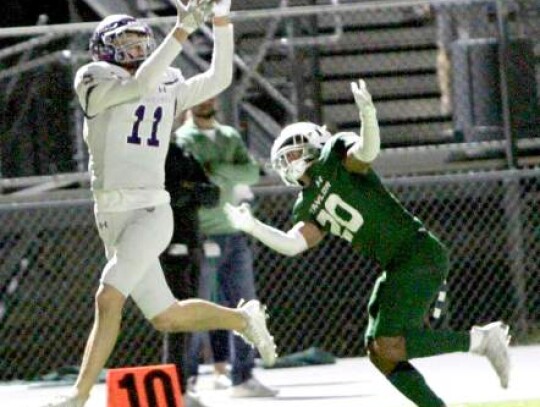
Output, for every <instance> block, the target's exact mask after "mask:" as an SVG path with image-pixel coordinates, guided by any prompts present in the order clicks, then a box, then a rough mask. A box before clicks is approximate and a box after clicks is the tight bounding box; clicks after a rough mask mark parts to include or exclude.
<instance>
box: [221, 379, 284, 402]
mask: <svg viewBox="0 0 540 407" xmlns="http://www.w3.org/2000/svg"><path fill="white" fill-rule="evenodd" d="M230 394H231V397H234V398H245V397H274V396H276V395H277V394H278V390H276V389H272V388H271V387H268V386H266V385H264V384H262V383H261V382H260V381H258V380H257V379H256V378H255V377H252V378H251V379H249V380H246V381H245V382H244V383H240V384H238V385H236V386H232V387H231V393H230Z"/></svg>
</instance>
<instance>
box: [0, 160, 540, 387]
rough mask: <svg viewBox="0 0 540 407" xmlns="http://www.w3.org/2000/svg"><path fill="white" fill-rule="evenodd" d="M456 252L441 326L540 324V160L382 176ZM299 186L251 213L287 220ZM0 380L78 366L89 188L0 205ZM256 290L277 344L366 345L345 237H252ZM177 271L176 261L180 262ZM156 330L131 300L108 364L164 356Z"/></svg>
mask: <svg viewBox="0 0 540 407" xmlns="http://www.w3.org/2000/svg"><path fill="white" fill-rule="evenodd" d="M386 184H387V185H388V186H389V188H390V189H391V190H392V191H393V192H394V193H395V194H396V195H397V196H398V197H399V198H400V199H401V200H402V201H403V202H404V204H405V205H406V207H407V208H408V209H410V210H411V211H413V212H414V213H416V214H417V216H418V217H419V218H421V219H422V220H423V221H424V222H425V223H426V224H427V226H428V227H429V228H431V229H432V230H433V231H434V232H435V233H436V234H437V235H439V236H440V237H441V239H442V240H443V241H444V242H445V243H446V244H447V245H448V247H449V248H450V251H451V255H452V271H451V274H450V277H449V301H448V302H447V305H448V309H447V313H446V316H445V317H444V319H443V320H442V326H443V327H450V328H454V329H459V330H465V329H469V328H470V326H471V325H472V324H473V323H483V322H488V321H491V320H495V319H504V320H505V321H507V322H509V323H510V325H511V326H512V334H513V336H514V338H515V340H516V341H517V342H519V341H523V340H524V339H525V338H526V337H527V334H528V333H530V332H531V331H533V330H534V329H538V327H539V325H540V265H539V262H538V259H539V258H540V211H539V210H538V208H540V168H536V169H529V170H521V171H519V170H515V171H502V172H486V173H476V174H463V175H441V176H424V177H412V178H411V177H404V178H392V179H387V180H386ZM294 199H295V191H294V190H291V189H286V188H284V187H283V188H282V187H266V188H258V189H257V191H256V202H255V205H254V209H255V212H256V214H257V215H258V216H259V217H260V218H261V219H262V220H263V221H266V222H268V223H271V224H273V225H275V226H277V227H281V228H287V227H289V226H290V211H291V209H292V205H293V202H294ZM0 225H2V226H1V228H0V380H7V379H15V378H31V377H36V376H37V375H40V374H44V373H47V372H49V371H50V370H52V369H56V368H59V367H62V366H66V365H78V364H79V362H80V357H81V355H82V351H83V346H84V343H85V341H86V336H87V334H88V332H89V329H90V326H91V322H92V317H93V295H94V290H95V288H96V286H97V282H98V277H99V274H100V270H101V268H102V267H103V265H104V258H105V257H104V252H103V248H102V245H101V242H100V240H99V238H98V235H97V233H96V228H95V226H94V221H93V214H92V205H91V201H90V200H89V199H88V198H81V199H79V200H73V199H70V200H67V201H57V202H53V201H49V199H48V198H47V196H44V197H43V199H42V200H41V201H40V202H32V203H19V204H2V205H0ZM253 244H254V251H255V256H254V257H255V271H256V281H257V285H258V291H259V296H260V298H261V299H262V300H263V302H265V303H267V304H268V306H269V313H270V316H271V319H270V320H269V325H270V328H271V330H272V331H273V333H274V335H275V337H276V340H277V343H278V346H279V350H280V352H281V354H288V353H290V352H295V351H300V350H303V349H306V348H307V347H310V346H319V347H321V348H323V349H325V350H327V351H329V352H332V353H334V354H336V355H337V356H358V355H362V354H363V352H364V351H363V345H362V343H363V342H362V333H363V330H364V329H365V327H366V323H367V317H366V303H367V300H368V295H369V292H370V289H371V286H372V284H373V282H374V280H375V278H376V276H377V274H378V272H379V271H380V270H379V269H378V267H377V266H376V265H375V264H372V263H370V262H367V261H366V260H365V259H363V258H361V257H359V256H358V255H356V254H354V253H353V252H351V250H350V249H349V248H348V247H347V246H346V245H344V244H343V243H342V242H341V241H338V240H335V239H333V238H330V239H328V240H327V241H326V243H324V244H322V245H321V246H320V247H318V248H316V249H314V250H312V251H311V252H309V253H307V254H305V255H302V256H300V257H297V258H286V257H283V256H280V255H278V254H276V253H273V252H271V251H270V250H268V249H266V248H264V247H263V246H261V245H260V244H257V243H255V242H253ZM179 272H181V271H179ZM160 355H161V335H160V334H159V333H157V332H155V331H154V330H153V329H152V327H151V326H150V325H149V323H148V322H146V321H145V320H144V319H143V317H142V315H141V314H140V312H139V311H138V310H137V309H136V307H135V306H134V305H133V304H132V303H128V306H127V308H126V311H125V316H124V321H123V330H122V334H121V337H120V339H119V342H118V344H117V347H116V350H115V352H114V355H113V358H112V359H111V361H110V363H109V366H110V367H114V366H120V365H134V364H150V363H156V362H159V361H160Z"/></svg>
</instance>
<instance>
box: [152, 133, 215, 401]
mask: <svg viewBox="0 0 540 407" xmlns="http://www.w3.org/2000/svg"><path fill="white" fill-rule="evenodd" d="M165 189H166V190H167V191H168V192H169V194H170V195H171V206H172V209H173V219H174V230H173V237H172V239H171V243H170V244H169V247H168V248H167V250H165V251H164V252H163V254H162V255H161V256H160V262H161V267H162V268H163V271H164V273H165V278H166V280H167V284H168V285H169V287H170V289H171V291H172V293H173V294H174V296H175V297H176V298H178V299H181V300H182V299H188V298H195V297H197V289H198V284H199V274H200V269H201V262H202V256H203V254H202V239H201V234H200V231H199V220H198V216H197V212H198V210H199V208H201V207H212V206H215V205H217V203H218V201H219V187H218V186H216V185H215V184H213V183H212V182H210V180H209V179H208V177H207V176H206V174H205V172H204V169H203V168H202V166H201V165H200V164H199V163H198V161H197V160H195V159H194V158H193V156H192V155H191V154H189V153H187V152H185V151H183V150H182V148H181V147H180V146H178V145H176V144H175V143H171V145H170V147H169V152H168V154H167V160H166V162H165ZM191 336H192V335H191V333H167V334H165V335H164V337H163V362H164V363H173V364H175V365H176V369H177V372H178V377H179V379H180V388H181V389H182V393H183V394H184V400H185V402H186V404H187V405H193V406H197V405H199V406H201V405H202V403H201V401H200V400H198V398H197V396H196V395H195V394H191V393H188V392H187V378H188V375H187V374H186V368H185V367H186V362H187V351H188V346H189V343H190V342H191Z"/></svg>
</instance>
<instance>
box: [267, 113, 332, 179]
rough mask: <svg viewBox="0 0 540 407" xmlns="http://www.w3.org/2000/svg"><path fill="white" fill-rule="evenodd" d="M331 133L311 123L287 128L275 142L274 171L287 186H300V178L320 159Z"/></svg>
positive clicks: (296, 124) (273, 151)
mask: <svg viewBox="0 0 540 407" xmlns="http://www.w3.org/2000/svg"><path fill="white" fill-rule="evenodd" d="M329 137H330V133H328V131H326V129H325V128H324V127H320V126H317V125H315V124H313V123H309V122H299V123H295V124H292V125H290V126H287V127H286V128H285V129H283V131H282V132H281V134H280V136H279V137H278V138H277V139H276V141H275V142H274V145H273V147H272V153H271V162H272V167H273V169H274V170H275V171H276V172H277V173H278V174H279V175H280V177H281V179H282V180H283V182H284V183H285V184H287V185H294V186H298V185H300V182H299V180H300V178H301V177H302V176H303V175H304V174H305V172H306V171H307V169H308V168H309V167H310V165H311V164H312V162H313V161H314V160H315V159H317V158H318V157H319V154H320V150H321V148H322V146H323V145H324V142H325V141H326V140H327V139H328V138H329Z"/></svg>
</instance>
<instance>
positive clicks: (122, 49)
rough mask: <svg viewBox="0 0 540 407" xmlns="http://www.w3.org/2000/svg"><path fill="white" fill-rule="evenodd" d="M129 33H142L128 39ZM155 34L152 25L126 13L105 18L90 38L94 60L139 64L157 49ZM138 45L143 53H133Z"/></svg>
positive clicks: (126, 64)
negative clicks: (136, 37)
mask: <svg viewBox="0 0 540 407" xmlns="http://www.w3.org/2000/svg"><path fill="white" fill-rule="evenodd" d="M128 33H137V34H140V38H138V39H137V40H136V41H126V40H125V38H126V37H123V36H124V35H125V34H128ZM155 46H156V45H155V40H154V34H153V32H152V29H151V28H150V26H149V25H148V24H146V23H144V22H142V21H139V20H137V19H136V18H133V17H131V16H128V15H125V14H114V15H111V16H108V17H106V18H104V19H103V20H102V21H101V22H100V23H99V24H98V26H97V27H96V29H95V30H94V34H93V35H92V38H91V39H90V52H91V54H92V58H93V59H94V61H106V62H111V63H113V64H117V65H124V66H133V65H135V66H136V65H139V64H140V63H142V61H144V60H145V59H146V58H147V57H148V56H149V55H150V54H151V53H152V51H153V50H154V49H155ZM136 47H138V48H139V50H140V51H142V53H133V49H134V48H136Z"/></svg>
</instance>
